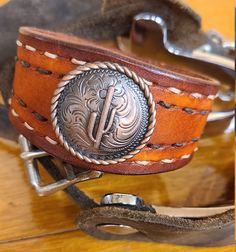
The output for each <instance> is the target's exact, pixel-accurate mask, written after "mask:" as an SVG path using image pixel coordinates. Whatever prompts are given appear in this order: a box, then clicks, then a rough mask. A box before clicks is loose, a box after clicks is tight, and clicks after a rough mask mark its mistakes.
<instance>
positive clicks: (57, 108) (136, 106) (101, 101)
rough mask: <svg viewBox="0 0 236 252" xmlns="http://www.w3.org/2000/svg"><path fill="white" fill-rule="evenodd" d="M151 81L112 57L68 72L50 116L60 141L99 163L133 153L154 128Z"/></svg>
mask: <svg viewBox="0 0 236 252" xmlns="http://www.w3.org/2000/svg"><path fill="white" fill-rule="evenodd" d="M134 76H136V77H134ZM149 84H150V82H149V81H147V80H145V79H143V78H141V77H139V76H137V74H136V73H135V72H132V71H131V70H129V69H128V68H126V67H125V68H124V67H123V66H119V65H117V64H114V63H112V62H90V63H86V64H85V65H83V66H78V67H77V68H76V69H75V70H73V71H72V72H69V73H68V74H66V75H65V76H64V77H63V79H62V80H61V81H60V83H58V86H57V88H56V90H55V92H54V95H53V97H52V100H51V120H52V124H53V128H54V131H55V134H56V136H57V137H58V139H59V142H60V143H61V145H63V146H64V147H65V149H67V150H68V151H69V152H70V153H71V154H72V155H73V156H75V157H77V158H79V159H81V160H83V161H85V162H88V163H94V164H96V165H109V164H116V163H120V162H124V161H125V160H127V159H130V158H132V157H133V156H134V155H136V154H137V153H138V152H139V151H140V150H141V149H142V148H144V146H145V144H146V143H147V142H148V141H149V139H150V137H151V134H152V133H153V130H154V128H155V123H156V108H155V106H156V104H155V101H154V99H153V96H152V93H151V91H150V89H149ZM95 94H96V95H95Z"/></svg>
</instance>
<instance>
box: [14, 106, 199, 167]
mask: <svg viewBox="0 0 236 252" xmlns="http://www.w3.org/2000/svg"><path fill="white" fill-rule="evenodd" d="M11 112H12V114H13V116H15V117H18V116H19V115H18V114H17V113H16V112H15V110H14V109H11ZM23 125H24V126H25V127H26V128H27V129H29V130H32V131H33V130H34V128H33V127H31V126H30V125H29V124H28V123H27V122H24V123H23ZM44 138H45V139H46V140H47V141H48V142H49V143H50V144H52V145H56V144H58V143H57V142H56V141H54V140H53V139H51V138H50V137H49V136H45V137H44ZM197 150H198V148H197V147H196V148H195V149H194V152H195V151H197ZM191 155H192V153H190V154H185V155H183V156H181V157H180V158H176V159H162V160H159V161H158V162H162V163H166V164H171V163H173V162H175V161H176V160H177V159H187V158H189V157H190V156H191ZM135 163H137V164H139V165H148V164H150V163H152V162H151V161H147V160H143V161H135Z"/></svg>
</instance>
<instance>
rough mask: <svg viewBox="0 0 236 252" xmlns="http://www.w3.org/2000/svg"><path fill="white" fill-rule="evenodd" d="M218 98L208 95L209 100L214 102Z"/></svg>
mask: <svg viewBox="0 0 236 252" xmlns="http://www.w3.org/2000/svg"><path fill="white" fill-rule="evenodd" d="M216 97H217V95H208V96H207V99H209V100H214V99H215V98H216Z"/></svg>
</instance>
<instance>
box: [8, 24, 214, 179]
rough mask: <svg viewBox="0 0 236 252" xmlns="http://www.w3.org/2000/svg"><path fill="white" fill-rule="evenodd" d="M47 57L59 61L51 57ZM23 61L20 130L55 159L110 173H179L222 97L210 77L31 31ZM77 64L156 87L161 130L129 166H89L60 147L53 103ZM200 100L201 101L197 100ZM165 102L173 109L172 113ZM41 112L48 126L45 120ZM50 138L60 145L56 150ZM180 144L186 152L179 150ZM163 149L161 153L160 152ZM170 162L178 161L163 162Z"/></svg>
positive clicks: (17, 94)
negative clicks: (121, 70)
mask: <svg viewBox="0 0 236 252" xmlns="http://www.w3.org/2000/svg"><path fill="white" fill-rule="evenodd" d="M45 52H47V53H50V54H53V55H56V56H57V57H56V58H51V57H48V56H45ZM17 58H18V60H17V62H16V67H15V76H14V87H13V96H12V98H11V108H12V109H11V113H10V119H11V121H12V123H13V124H14V126H15V127H16V128H17V129H18V130H19V131H20V132H21V133H22V134H23V135H25V136H26V137H27V138H28V139H29V140H30V141H31V142H32V143H33V144H35V145H36V146H37V147H38V148H40V149H43V150H45V151H47V152H49V153H50V154H51V155H53V156H55V157H58V158H60V159H62V160H64V161H66V162H69V163H72V164H74V165H80V166H81V167H84V168H90V169H96V170H102V171H106V172H113V173H123V174H146V173H154V172H164V171H168V170H173V169H177V168H179V167H182V166H183V165H185V164H187V163H188V161H189V160H190V159H191V157H192V154H193V152H194V150H195V149H196V147H197V140H198V139H199V138H200V136H201V134H202V132H203V129H204V126H205V123H206V119H207V115H208V113H209V112H210V110H211V107H212V103H213V99H212V98H209V97H212V96H214V95H216V93H217V91H218V82H217V81H215V80H212V79H209V78H207V77H205V76H200V75H198V74H196V73H190V72H184V71H183V70H179V69H172V68H169V69H167V68H163V66H161V65H160V64H158V63H152V64H150V63H148V62H144V61H142V60H140V59H138V58H136V57H135V56H133V55H124V54H123V53H121V52H120V51H118V50H116V49H113V48H110V47H104V46H101V45H98V44H96V43H94V42H90V41H86V40H83V39H80V38H77V37H73V36H68V35H65V34H60V33H55V32H49V31H45V30H40V29H36V28H30V27H22V28H21V29H20V31H19V36H18V48H17ZM72 58H75V59H77V60H80V61H85V62H94V61H109V62H115V63H119V64H120V65H123V66H126V67H128V68H129V69H130V70H132V71H134V72H135V73H136V74H138V75H139V76H140V77H142V78H145V79H146V80H148V81H150V82H152V83H153V84H152V86H151V87H150V90H151V92H152V94H153V96H154V99H155V101H156V109H157V115H156V120H157V123H156V128H155V130H154V133H153V134H152V137H151V139H150V141H149V143H148V145H147V146H146V147H145V148H144V149H142V151H141V152H140V153H139V154H137V155H136V156H134V157H133V158H132V159H130V160H128V161H126V162H125V163H120V164H116V165H109V166H103V165H91V164H89V165H88V164H87V163H86V162H84V161H81V160H79V159H77V158H75V157H74V156H72V155H71V154H69V152H67V151H66V150H65V149H64V148H63V147H62V146H61V145H60V144H59V143H58V140H57V137H56V135H55V133H54V130H53V128H52V124H51V119H50V106H51V99H52V96H53V93H54V91H55V88H56V87H57V84H58V83H59V82H60V79H61V78H62V76H63V75H65V74H66V73H68V72H69V71H71V70H73V69H75V68H76V66H77V65H75V64H74V63H72V62H71V59H72ZM39 69H40V71H39ZM45 71H46V72H45ZM169 88H171V89H173V88H174V89H177V90H178V93H176V92H170V91H169ZM196 94H197V97H195V96H194V95H196ZM199 95H200V97H199ZM160 102H161V103H163V102H164V103H165V104H171V105H172V107H171V108H166V107H165V106H162V105H160ZM189 109H190V110H191V113H190V112H189ZM35 112H36V113H37V115H40V116H41V117H42V118H43V119H44V120H39V119H38V118H37V117H36V116H35ZM25 124H27V125H28V126H30V128H31V129H29V127H25ZM32 129H33V130H32ZM45 137H46V138H48V137H49V138H50V139H52V140H53V141H55V142H57V144H51V143H50V142H49V141H47V139H46V138H45ZM176 144H181V145H182V146H181V147H176ZM159 145H161V148H159V147H158V148H156V147H155V146H159ZM186 155H188V157H186ZM182 157H184V158H182ZM166 159H167V160H174V161H173V162H171V163H165V162H163V161H162V160H166ZM140 161H141V162H140Z"/></svg>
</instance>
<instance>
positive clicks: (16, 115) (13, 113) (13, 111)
mask: <svg viewBox="0 0 236 252" xmlns="http://www.w3.org/2000/svg"><path fill="white" fill-rule="evenodd" d="M11 113H12V115H13V116H15V117H18V116H19V115H18V114H17V113H16V111H15V110H14V109H11Z"/></svg>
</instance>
